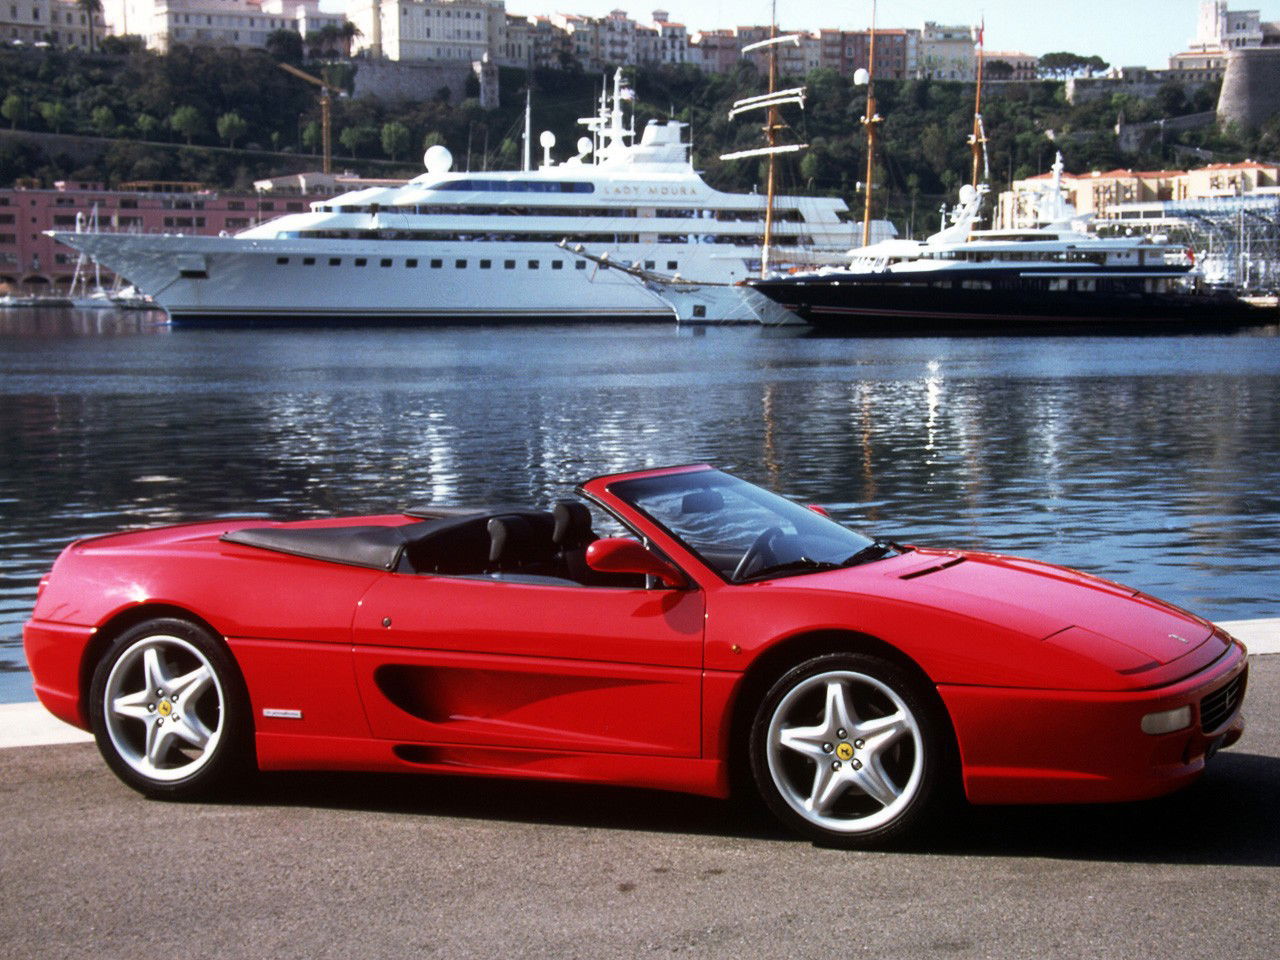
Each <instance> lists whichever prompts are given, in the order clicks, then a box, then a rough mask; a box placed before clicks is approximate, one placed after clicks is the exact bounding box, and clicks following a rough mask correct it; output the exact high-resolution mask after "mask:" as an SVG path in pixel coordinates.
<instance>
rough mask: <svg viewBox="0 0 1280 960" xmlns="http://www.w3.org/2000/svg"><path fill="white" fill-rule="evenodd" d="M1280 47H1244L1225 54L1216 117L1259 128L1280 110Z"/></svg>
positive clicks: (1224, 120)
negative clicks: (1225, 64)
mask: <svg viewBox="0 0 1280 960" xmlns="http://www.w3.org/2000/svg"><path fill="white" fill-rule="evenodd" d="M1277 91H1280V47H1245V48H1242V49H1239V50H1232V51H1231V52H1230V53H1228V54H1227V72H1226V75H1225V76H1224V77H1223V78H1222V94H1221V96H1219V98H1218V119H1219V120H1221V121H1223V122H1232V123H1238V124H1240V125H1241V126H1242V127H1248V128H1254V127H1259V126H1261V125H1262V124H1263V123H1265V122H1266V121H1267V120H1269V119H1271V117H1273V116H1275V115H1276V114H1277V113H1280V96H1277Z"/></svg>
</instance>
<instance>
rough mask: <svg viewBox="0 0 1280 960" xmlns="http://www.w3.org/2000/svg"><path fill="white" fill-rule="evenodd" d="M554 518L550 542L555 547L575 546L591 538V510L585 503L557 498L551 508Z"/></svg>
mask: <svg viewBox="0 0 1280 960" xmlns="http://www.w3.org/2000/svg"><path fill="white" fill-rule="evenodd" d="M551 515H552V516H553V517H554V518H555V521H556V526H555V530H554V531H552V533H551V539H552V542H554V543H555V545H556V546H557V547H564V546H577V545H578V544H579V543H582V542H583V541H585V540H589V539H592V534H591V511H590V510H588V509H587V505H586V504H585V503H579V502H578V501H577V500H557V501H556V504H555V506H554V507H552V508H551Z"/></svg>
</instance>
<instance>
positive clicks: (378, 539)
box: [222, 521, 432, 570]
mask: <svg viewBox="0 0 1280 960" xmlns="http://www.w3.org/2000/svg"><path fill="white" fill-rule="evenodd" d="M431 525H432V524H431V522H430V521H425V522H421V523H410V524H406V525H405V526H402V527H375V526H359V527H301V528H300V527H251V528H247V529H244V530H231V531H229V532H227V533H224V534H223V535H222V539H223V540H225V541H227V542H228V543H239V544H243V545H244V546H246V547H259V548H261V549H263V550H274V551H276V552H277V553H290V554H293V555H294V556H298V557H308V558H310V559H312V560H328V561H330V562H332V563H346V564H350V565H351V566H356V567H370V568H372V569H374V570H394V569H396V567H397V566H399V564H400V558H401V557H402V556H403V555H404V550H405V547H406V546H407V545H408V543H409V542H410V541H411V540H416V539H418V538H419V537H421V536H422V535H423V534H424V533H425V532H426V531H425V530H424V529H423V528H424V527H428V526H431Z"/></svg>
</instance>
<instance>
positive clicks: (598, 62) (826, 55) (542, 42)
mask: <svg viewBox="0 0 1280 960" xmlns="http://www.w3.org/2000/svg"><path fill="white" fill-rule="evenodd" d="M94 5H95V4H92V3H90V4H86V3H85V2H83V0H20V2H17V3H10V4H2V5H0V37H3V38H6V39H7V40H8V41H9V42H10V43H11V44H50V45H53V46H66V47H80V48H88V47H89V46H90V45H91V44H92V43H93V42H94V40H95V38H101V37H102V36H108V35H110V36H138V37H141V38H142V39H143V41H144V42H145V44H146V46H147V47H148V48H149V49H151V50H156V51H160V52H164V51H167V50H169V49H171V48H172V47H173V46H175V45H184V44H185V45H190V44H213V45H226V46H235V47H263V46H266V45H267V43H268V39H269V38H270V37H271V35H272V34H273V33H275V32H276V31H279V30H289V31H293V32H295V33H297V34H298V35H299V36H300V37H301V38H302V40H303V41H304V43H305V44H306V45H307V46H308V47H310V48H311V49H312V50H314V51H317V52H327V53H336V54H340V55H344V56H355V57H362V58H369V59H383V60H388V61H397V62H403V63H441V62H444V63H449V62H452V63H472V62H479V61H483V60H488V61H490V62H492V63H495V64H497V65H498V66H507V67H519V68H526V69H527V68H532V67H538V68H544V69H572V68H580V69H584V70H593V71H595V70H604V69H608V68H609V67H611V66H615V65H622V66H625V65H638V64H676V65H678V64H688V65H690V66H693V67H696V68H697V69H699V70H702V71H703V72H705V73H728V72H731V71H733V70H734V69H736V68H737V66H738V64H739V63H740V62H741V60H742V48H743V47H744V46H746V45H748V44H750V43H753V42H755V41H757V40H760V39H763V38H765V37H767V36H768V35H769V31H770V27H769V26H766V25H758V24H757V25H748V26H742V25H738V26H732V27H726V26H714V27H712V26H708V25H686V24H683V23H676V22H673V21H672V20H671V19H670V17H669V15H668V13H667V11H665V10H661V9H658V10H653V11H652V12H651V14H650V19H649V20H648V21H647V22H642V21H639V20H636V19H634V18H632V17H631V16H630V15H629V14H628V13H627V12H626V11H625V10H621V9H618V10H614V11H612V12H611V13H609V14H608V15H607V16H604V17H589V16H583V15H579V14H572V13H554V14H548V15H545V16H532V17H525V16H518V15H515V14H511V13H508V12H507V11H506V5H505V2H504V0H348V4H347V8H346V10H345V11H343V12H341V13H331V12H328V11H324V10H321V9H320V5H319V0H101V11H100V12H95V13H94V14H93V20H92V23H90V21H89V19H88V14H87V13H86V9H87V8H88V7H92V6H94ZM780 27H781V29H782V30H783V32H786V24H785V23H783V24H781V25H780ZM978 31H979V28H978V27H977V26H976V25H971V24H943V23H936V22H933V21H926V22H925V23H923V24H922V25H921V26H919V27H894V26H887V27H885V28H883V29H877V31H876V64H875V66H876V73H877V76H880V77H885V78H892V79H907V78H919V79H934V80H956V81H973V80H974V79H975V76H976V71H977V55H976V43H977V41H978ZM796 36H797V42H796V43H795V44H794V45H790V44H788V45H785V46H783V47H781V48H780V49H779V51H778V55H779V60H780V63H779V66H780V69H781V70H782V72H783V73H784V74H787V75H792V76H801V75H804V74H806V73H808V72H810V71H812V70H816V69H830V70H834V71H836V72H838V73H840V74H841V75H843V76H851V75H852V74H853V73H854V72H855V71H856V70H858V69H862V68H865V67H867V65H868V60H869V51H870V42H869V40H870V33H869V31H868V30H841V29H835V28H830V29H822V30H818V31H817V32H807V31H801V32H799V33H797V34H796ZM1267 46H1280V22H1265V21H1263V20H1262V19H1261V16H1260V13H1259V11H1257V10H1231V9H1229V8H1228V5H1227V3H1226V2H1225V0H1205V2H1203V3H1201V5H1200V12H1199V17H1198V20H1197V22H1196V25H1195V36H1194V38H1193V39H1192V40H1191V41H1190V42H1189V43H1188V45H1187V48H1186V49H1185V50H1180V51H1176V52H1173V53H1171V55H1170V56H1169V61H1168V70H1167V71H1147V70H1141V72H1142V73H1143V74H1144V75H1147V76H1149V75H1151V74H1152V73H1166V74H1169V75H1172V76H1175V77H1178V78H1185V79H1220V78H1221V76H1222V74H1223V71H1224V69H1225V63H1226V57H1227V54H1228V53H1229V52H1230V51H1232V50H1236V49H1240V48H1249V47H1267ZM1080 52H1081V53H1084V54H1087V53H1088V51H1080ZM748 56H749V57H752V58H754V59H755V60H756V61H757V66H758V67H761V68H763V67H764V65H765V64H764V57H766V56H767V54H766V53H763V52H756V53H753V54H749V55H748ZM985 60H986V65H987V68H988V73H987V78H988V79H990V80H992V81H995V82H1000V81H1026V80H1033V79H1037V78H1041V77H1045V78H1051V79H1065V77H1064V72H1066V73H1071V72H1086V73H1098V72H1107V73H1109V75H1111V76H1114V77H1117V78H1118V77H1120V75H1121V74H1123V73H1124V72H1125V71H1128V72H1129V74H1130V75H1132V74H1134V73H1135V72H1138V70H1139V69H1141V68H1133V67H1128V66H1126V65H1124V64H1106V65H1103V64H1100V63H1095V64H1094V65H1093V66H1092V67H1085V68H1084V69H1083V70H1077V71H1072V70H1071V69H1070V65H1068V66H1067V67H1066V68H1065V71H1064V66H1063V65H1062V64H1060V63H1053V62H1050V63H1045V62H1042V60H1041V58H1040V57H1039V56H1035V55H1032V54H1029V53H1025V52H1023V51H1019V50H987V51H985Z"/></svg>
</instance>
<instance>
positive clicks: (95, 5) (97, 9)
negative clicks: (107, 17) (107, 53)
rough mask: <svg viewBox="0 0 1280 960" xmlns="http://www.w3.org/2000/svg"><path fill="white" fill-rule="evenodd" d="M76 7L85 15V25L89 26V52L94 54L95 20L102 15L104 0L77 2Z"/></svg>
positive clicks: (77, 0)
mask: <svg viewBox="0 0 1280 960" xmlns="http://www.w3.org/2000/svg"><path fill="white" fill-rule="evenodd" d="M76 6H77V7H79V8H80V12H81V13H83V14H84V19H85V23H86V24H88V26H89V52H90V53H93V41H94V33H93V27H94V23H93V18H94V17H96V16H97V15H98V14H100V13H102V0H76Z"/></svg>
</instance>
